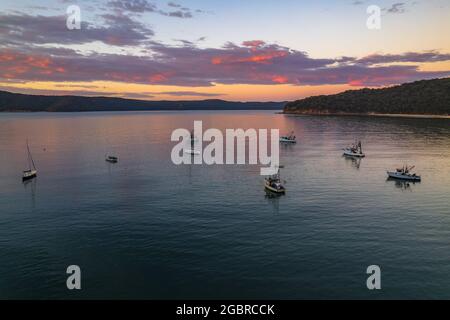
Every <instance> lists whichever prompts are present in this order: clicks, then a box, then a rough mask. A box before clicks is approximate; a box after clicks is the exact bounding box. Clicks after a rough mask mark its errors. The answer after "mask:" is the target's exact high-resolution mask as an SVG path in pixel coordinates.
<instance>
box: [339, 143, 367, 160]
mask: <svg viewBox="0 0 450 320" xmlns="http://www.w3.org/2000/svg"><path fill="white" fill-rule="evenodd" d="M344 156H347V157H355V158H364V157H365V156H366V155H365V154H364V152H363V151H362V145H361V141H359V142H357V143H356V142H355V143H354V144H353V145H352V146H350V147H347V148H345V149H344Z"/></svg>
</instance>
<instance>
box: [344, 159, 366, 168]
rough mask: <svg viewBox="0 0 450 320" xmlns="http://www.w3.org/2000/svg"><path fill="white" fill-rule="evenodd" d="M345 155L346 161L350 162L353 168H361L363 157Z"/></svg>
mask: <svg viewBox="0 0 450 320" xmlns="http://www.w3.org/2000/svg"><path fill="white" fill-rule="evenodd" d="M343 157H344V159H345V161H346V162H347V163H349V164H350V165H351V166H352V167H353V168H355V169H358V170H359V167H360V166H361V160H362V159H361V158H353V157H346V156H343Z"/></svg>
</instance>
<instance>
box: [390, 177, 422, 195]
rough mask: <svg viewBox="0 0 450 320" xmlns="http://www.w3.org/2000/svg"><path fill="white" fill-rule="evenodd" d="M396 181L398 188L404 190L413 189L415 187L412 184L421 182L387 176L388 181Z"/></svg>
mask: <svg viewBox="0 0 450 320" xmlns="http://www.w3.org/2000/svg"><path fill="white" fill-rule="evenodd" d="M391 182H394V185H395V187H396V188H398V189H400V190H402V191H410V192H412V191H413V188H411V186H413V185H415V184H416V183H420V181H417V182H416V181H404V180H398V179H394V178H390V177H389V178H387V179H386V183H391Z"/></svg>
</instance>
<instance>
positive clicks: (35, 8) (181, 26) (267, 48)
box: [0, 0, 450, 101]
mask: <svg viewBox="0 0 450 320" xmlns="http://www.w3.org/2000/svg"><path fill="white" fill-rule="evenodd" d="M72 4H76V5H78V6H79V7H80V9H81V29H80V30H69V29H68V28H67V27H66V19H67V14H66V10H67V7H68V6H69V5H72ZM369 5H377V6H379V7H380V8H381V29H380V30H370V29H369V28H368V27H367V25H366V21H367V19H368V17H369V14H368V13H367V8H368V6H369ZM446 76H450V1H448V0H416V1H406V0H403V1H402V0H394V1H387V0H383V1H376V0H369V1H364V0H343V1H325V0H322V1H301V0H276V1H275V0H227V1H223V0H195V1H194V0H174V1H152V0H131V1H125V0H92V1H88V0H84V1H82V0H78V1H75V0H42V1H31V0H30V1H26V0H2V1H1V2H0V90H7V91H12V92H20V93H33V94H34V93H36V94H74V95H89V96H99V95H102V96H115V97H127V98H135V99H148V100H163V99H168V100H180V99H181V100H192V99H195V100H197V99H225V100H233V101H283V100H294V99H298V98H303V97H306V96H310V95H318V94H328V93H336V92H340V91H343V90H347V89H358V88H361V87H366V86H369V87H380V86H389V85H393V84H399V83H404V82H411V81H414V80H419V79H431V78H441V77H446Z"/></svg>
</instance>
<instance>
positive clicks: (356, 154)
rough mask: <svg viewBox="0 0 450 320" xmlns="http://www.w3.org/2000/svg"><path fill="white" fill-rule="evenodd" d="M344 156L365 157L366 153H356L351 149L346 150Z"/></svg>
mask: <svg viewBox="0 0 450 320" xmlns="http://www.w3.org/2000/svg"><path fill="white" fill-rule="evenodd" d="M344 156H346V157H353V158H364V157H365V156H366V155H365V154H364V153H354V152H351V151H344Z"/></svg>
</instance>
